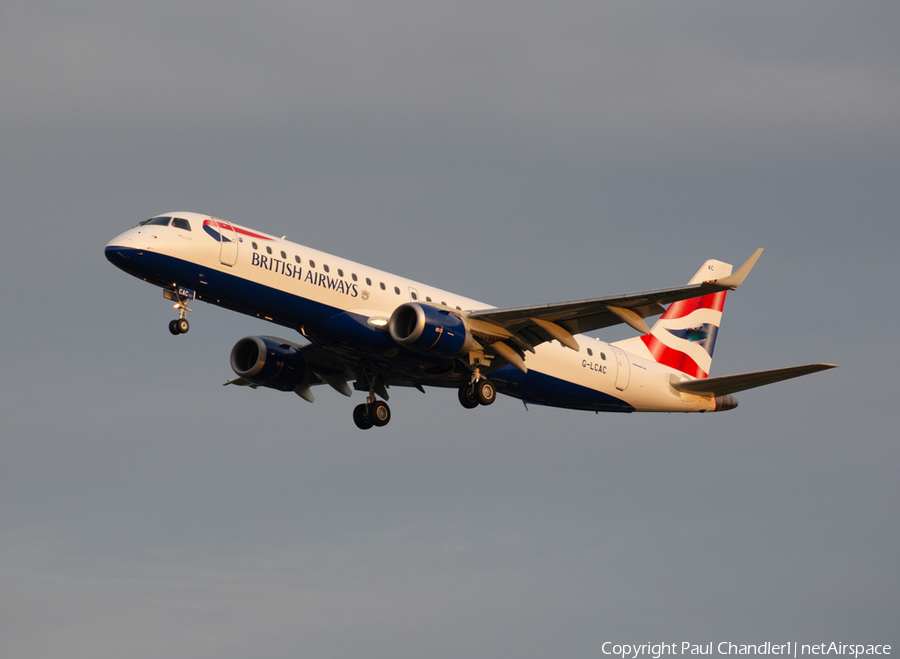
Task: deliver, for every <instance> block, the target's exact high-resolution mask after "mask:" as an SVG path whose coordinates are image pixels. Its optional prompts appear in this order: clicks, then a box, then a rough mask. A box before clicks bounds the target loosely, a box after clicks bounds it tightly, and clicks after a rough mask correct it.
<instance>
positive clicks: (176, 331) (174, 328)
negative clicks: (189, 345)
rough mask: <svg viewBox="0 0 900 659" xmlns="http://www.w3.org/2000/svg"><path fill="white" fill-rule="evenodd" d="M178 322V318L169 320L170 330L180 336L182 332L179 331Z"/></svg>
mask: <svg viewBox="0 0 900 659" xmlns="http://www.w3.org/2000/svg"><path fill="white" fill-rule="evenodd" d="M177 322H178V321H177V320H172V321H169V331H170V332H172V334H174V335H175V336H178V335H179V334H181V332H179V331H178V327H177V326H176V324H175V323H177Z"/></svg>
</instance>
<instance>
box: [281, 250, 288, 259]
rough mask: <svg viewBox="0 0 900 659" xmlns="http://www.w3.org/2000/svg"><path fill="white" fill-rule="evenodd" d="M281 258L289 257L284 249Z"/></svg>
mask: <svg viewBox="0 0 900 659" xmlns="http://www.w3.org/2000/svg"><path fill="white" fill-rule="evenodd" d="M281 258H283V259H286V258H287V254H285V253H284V251H283V250H282V252H281Z"/></svg>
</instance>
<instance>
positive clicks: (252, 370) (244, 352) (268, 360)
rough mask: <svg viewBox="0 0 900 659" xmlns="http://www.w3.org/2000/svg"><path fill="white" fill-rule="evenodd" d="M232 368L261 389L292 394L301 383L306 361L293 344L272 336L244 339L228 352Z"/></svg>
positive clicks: (304, 376)
mask: <svg viewBox="0 0 900 659" xmlns="http://www.w3.org/2000/svg"><path fill="white" fill-rule="evenodd" d="M231 368H232V369H233V370H234V372H235V373H237V374H238V375H239V376H240V377H242V378H244V379H245V380H248V381H250V382H252V383H253V384H257V385H259V386H261V387H269V388H271V389H278V390H279V391H293V390H294V389H296V388H297V387H298V386H300V385H301V384H303V383H304V381H305V379H306V375H307V367H306V360H305V359H304V358H303V355H302V354H300V351H299V350H297V349H296V348H295V347H294V346H293V345H292V344H290V343H289V342H287V341H284V340H282V339H278V338H275V337H271V336H247V337H244V338H243V339H241V340H240V341H238V342H237V343H235V344H234V348H232V349H231Z"/></svg>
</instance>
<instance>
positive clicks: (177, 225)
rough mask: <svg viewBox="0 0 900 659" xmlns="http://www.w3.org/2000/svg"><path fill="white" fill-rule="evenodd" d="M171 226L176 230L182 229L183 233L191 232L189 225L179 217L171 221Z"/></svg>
mask: <svg viewBox="0 0 900 659" xmlns="http://www.w3.org/2000/svg"><path fill="white" fill-rule="evenodd" d="M172 226H173V227H175V228H176V229H184V230H185V231H190V230H191V225H190V224H188V221H187V220H185V219H182V218H180V217H176V218H173V219H172Z"/></svg>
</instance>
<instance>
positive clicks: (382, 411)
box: [369, 400, 391, 428]
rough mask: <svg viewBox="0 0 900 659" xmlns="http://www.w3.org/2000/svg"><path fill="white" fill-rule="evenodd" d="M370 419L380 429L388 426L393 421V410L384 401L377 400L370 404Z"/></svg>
mask: <svg viewBox="0 0 900 659" xmlns="http://www.w3.org/2000/svg"><path fill="white" fill-rule="evenodd" d="M369 418H370V419H371V420H372V424H373V425H375V426H377V427H379V428H380V427H382V426H386V425H387V424H388V422H389V421H390V420H391V408H390V407H388V404H387V403H385V402H384V401H383V400H376V401H375V402H374V403H370V404H369Z"/></svg>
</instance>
